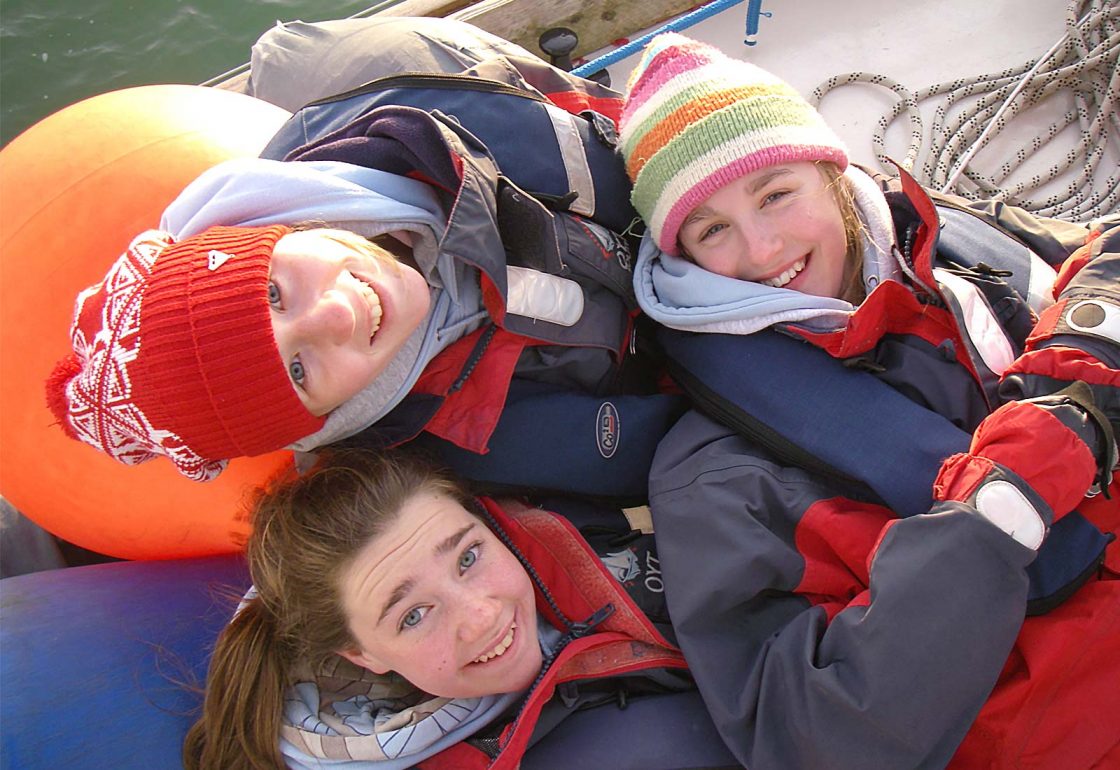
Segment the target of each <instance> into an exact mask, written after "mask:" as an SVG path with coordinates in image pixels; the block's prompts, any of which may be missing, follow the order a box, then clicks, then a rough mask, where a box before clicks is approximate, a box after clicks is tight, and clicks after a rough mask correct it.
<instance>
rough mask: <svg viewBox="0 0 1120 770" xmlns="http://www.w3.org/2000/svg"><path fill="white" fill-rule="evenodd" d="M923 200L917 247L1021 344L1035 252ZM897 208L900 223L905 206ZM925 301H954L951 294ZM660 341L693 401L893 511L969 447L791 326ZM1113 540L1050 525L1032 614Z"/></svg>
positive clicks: (968, 351)
mask: <svg viewBox="0 0 1120 770" xmlns="http://www.w3.org/2000/svg"><path fill="white" fill-rule="evenodd" d="M911 197H917V196H914V195H913V193H912V194H911ZM922 198H924V200H926V201H928V200H929V199H928V198H925V196H924V195H923V196H922ZM930 208H931V211H929V212H925V213H924V214H923V212H920V211H913V210H911V211H908V212H905V213H903V214H902V216H903V218H905V216H906V215H907V214H909V215H910V216H911V217H912V219H911V222H910V224H911V225H914V224H916V223H915V222H914V219H916V218H919V217H920V218H921V219H922V220H924V221H925V223H926V225H927V227H926V228H925V235H924V238H925V243H924V244H923V243H917V242H916V243H915V244H914V250H915V252H916V251H918V250H919V249H927V250H928V251H929V253H930V255H931V256H933V255H936V259H937V263H938V265H939V266H941V267H945V268H948V269H950V270H951V271H952V272H953V273H954V274H956V275H959V276H961V277H963V278H965V279H966V280H969V281H970V282H971V283H972V284H973V285H975V286H977V288H979V289H980V291H981V293H982V294H984V297H985V299H986V300H987V301H988V303H989V305H990V306H992V307H996V308H999V311H1000V320H1001V323H1002V326H1003V328H1004V329H1005V331H1008V332H1009V333H1010V334H1011V336H1012V337H1013V338H1014V337H1019V339H1018V341H1017V343H1018V344H1017V345H1016V351H1015V352H1016V354H1018V353H1021V352H1022V340H1023V338H1025V336H1026V334H1027V332H1029V330H1030V325H1031V322H1030V321H1029V319H1030V317H1031V312H1030V310H1029V307H1028V306H1027V303H1026V301H1025V298H1026V297H1027V296H1028V293H1029V292H1030V291H1031V290H1032V287H1031V286H1030V285H1029V284H1030V271H1029V270H1026V269H1024V265H1025V264H1027V260H1028V259H1029V256H1030V253H1031V252H1030V250H1029V249H1028V248H1027V247H1026V245H1025V244H1023V243H1022V241H1020V240H1019V239H1017V238H1016V237H1014V236H1013V235H1011V234H1009V233H1007V232H1005V231H1003V230H1002V229H1000V228H998V227H995V226H993V225H991V224H989V223H987V222H983V221H981V220H980V219H979V218H977V217H976V216H974V215H972V214H970V213H968V212H966V211H963V210H961V209H959V208H956V207H954V206H952V205H950V204H948V203H945V202H942V201H938V202H937V203H936V214H935V215H934V218H933V219H932V220H931V219H930V214H932V208H933V207H930ZM895 215H896V224H897V223H898V222H899V218H900V212H899V211H898V210H896V211H895ZM931 222H932V223H933V226H932V227H931V226H929V225H930V223H931ZM903 229H905V228H901V229H900V231H901V230H903ZM915 232H917V228H913V229H912V230H911V235H913V234H914V233H915ZM922 237H923V236H918V240H921V238H922ZM907 256H909V255H907ZM932 262H933V260H932V259H930V260H929V262H927V264H928V265H932ZM919 272H920V271H919ZM929 283H931V284H932V283H933V281H932V278H931V280H930V281H929ZM932 301H934V302H938V301H940V302H941V303H943V304H944V306H945V307H946V309H948V310H949V311H950V312H953V311H956V310H958V308H957V307H956V306H955V301H956V300H955V298H954V297H952V296H946V297H938V298H936V299H934V300H932ZM955 315H957V317H958V318H959V313H955ZM958 325H960V324H959V323H958ZM961 337H962V339H960V340H957V341H956V342H955V343H954V344H955V345H957V346H963V347H964V348H965V351H964V352H963V353H961V355H963V356H968V357H969V360H970V361H971V363H972V364H973V366H972V368H973V369H974V371H975V372H976V373H977V376H978V377H979V378H980V380H981V386H982V389H983V390H984V393H985V396H986V397H987V398H989V399H990V404H991V408H994V407H995V406H998V402H996V401H995V400H994V399H995V394H994V387H995V386H996V385H998V382H996V381H994V380H998V377H995V378H994V380H993V377H992V376H991V373H990V372H988V371H987V370H986V367H984V366H983V364H982V362H981V361H980V357H979V355H978V354H977V352H976V351H975V350H974V349H972V347H971V344H970V342H969V340H968V339H967V334H966V333H963V332H962V335H961ZM658 339H659V341H660V342H661V344H662V346H663V348H664V350H665V353H666V355H667V357H668V359H669V361H668V368H669V373H670V375H671V376H672V377H673V378H674V379H675V380H676V382H677V383H678V384H679V385H680V386H681V388H682V389H683V390H684V391H685V392H686V393H687V394H688V395H689V396H690V397H691V398H692V399H693V401H694V403H695V404H696V406H697V407H698V408H699V409H700V410H702V411H704V412H705V413H707V414H709V415H710V416H711V417H712V418H713V419H715V420H717V421H719V422H720V423H722V424H724V425H727V426H729V427H731V428H733V429H735V430H736V431H737V432H738V433H740V434H741V435H742V436H744V437H745V438H747V439H749V440H750V441H751V442H753V443H754V444H756V445H757V446H759V447H761V448H763V449H764V450H766V451H767V452H769V453H770V454H771V455H773V456H774V457H775V458H776V459H778V460H779V461H780V462H785V463H788V464H791V465H795V466H798V467H801V468H804V469H806V470H807V471H810V472H812V473H815V474H817V475H818V476H820V477H822V478H825V479H827V480H829V481H830V482H832V483H833V484H835V485H836V487H837V489H839V490H841V491H843V492H845V493H846V494H849V495H851V496H853V497H856V498H859V499H864V500H869V501H872V502H878V503H881V504H883V505H885V506H887V507H888V508H890V509H891V510H892V511H894V512H895V514H897V515H898V516H913V515H917V514H921V513H925V512H927V511H928V510H929V509H930V507H931V505H932V504H933V499H932V495H933V481H934V479H935V478H936V476H937V473H938V471H939V470H940V467H941V463H942V461H943V460H944V459H945V458H947V457H949V456H950V455H952V454H955V453H958V452H966V451H967V450H968V447H969V443H970V441H971V433H970V432H969V431H967V430H964V429H962V428H961V427H958V426H957V425H955V424H953V423H952V422H950V420H948V419H946V418H945V417H943V416H942V415H941V414H939V413H937V412H935V411H932V410H930V409H927V408H925V407H924V406H922V405H920V404H918V403H916V402H915V401H913V400H911V399H910V398H908V397H907V395H905V394H904V393H903V392H901V391H899V390H896V389H895V388H894V387H892V386H891V385H889V384H888V383H887V382H886V381H884V380H882V379H880V378H879V377H877V376H876V375H875V374H873V373H872V372H871V371H867V370H864V369H862V368H860V367H848V366H841V365H838V363H839V362H838V361H837V360H836V359H835V358H833V357H832V356H831V355H829V353H828V352H826V351H825V350H822V349H820V348H818V347H817V346H815V345H810V344H805V341H804V340H802V339H798V338H797V336H796V335H793V334H790V333H788V330H777V329H766V330H764V331H762V332H758V333H755V334H750V335H726V334H698V333H693V332H683V331H678V330H673V329H661V330H659V331H658ZM950 347H952V346H950ZM1111 539H1112V536H1111V535H1105V534H1103V533H1102V532H1101V531H1100V530H1099V529H1097V527H1095V526H1094V525H1093V524H1091V523H1090V522H1089V521H1088V520H1087V519H1085V518H1084V517H1083V516H1081V515H1080V514H1079V513H1077V512H1076V511H1074V512H1071V513H1070V514H1068V515H1066V516H1065V517H1063V518H1062V519H1060V520H1059V521H1058V522H1057V523H1055V524H1054V525H1053V527H1052V528H1051V530H1050V533H1049V535H1048V537H1047V539H1046V541H1045V542H1044V543H1043V545H1042V548H1041V549H1040V550H1039V553H1038V556H1037V558H1036V559H1035V561H1034V562H1033V563H1032V564H1031V566H1030V567H1029V568H1028V574H1029V577H1030V589H1029V594H1028V605H1027V612H1028V614H1042V613H1045V612H1048V611H1049V610H1050V609H1052V608H1054V607H1056V606H1057V605H1058V604H1060V603H1061V602H1062V601H1064V600H1065V599H1066V598H1067V597H1068V596H1070V595H1071V594H1072V593H1073V592H1074V591H1076V589H1077V588H1078V587H1079V586H1080V585H1081V584H1082V583H1084V582H1085V581H1086V580H1087V579H1088V578H1089V577H1090V576H1091V575H1092V574H1093V573H1094V572H1095V571H1096V570H1097V568H1098V566H1099V565H1100V563H1101V561H1102V559H1103V558H1104V549H1105V547H1106V546H1107V545H1108V543H1109V542H1111Z"/></svg>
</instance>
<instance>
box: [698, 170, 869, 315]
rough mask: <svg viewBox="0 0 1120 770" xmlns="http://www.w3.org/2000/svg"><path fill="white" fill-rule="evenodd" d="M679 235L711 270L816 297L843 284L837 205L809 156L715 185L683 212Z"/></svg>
mask: <svg viewBox="0 0 1120 770" xmlns="http://www.w3.org/2000/svg"><path fill="white" fill-rule="evenodd" d="M678 238H679V240H680V244H681V247H682V251H683V252H684V253H685V254H686V255H687V256H688V257H689V258H690V259H692V260H693V261H694V262H696V264H698V265H700V266H701V267H703V268H705V269H706V270H710V271H712V272H713V273H718V274H720V275H724V276H727V277H729V278H738V279H741V280H744V281H755V282H757V283H762V284H765V285H767V286H774V287H782V288H786V289H794V290H796V291H800V292H803V293H805V294H812V295H815V296H818V297H833V298H839V297H840V296H841V293H842V291H843V287H844V284H845V276H846V272H847V258H846V254H847V239H846V236H845V233H844V222H843V218H842V217H841V214H840V206H839V204H838V203H837V201H836V197H835V195H834V194H833V191H832V190H831V189H830V187H829V185H828V182H827V181H826V179H825V177H824V175H823V174H822V172H821V171H820V170H819V169H818V168H817V166H816V164H814V163H811V162H808V161H802V162H797V163H786V164H782V165H777V166H768V167H766V168H762V169H759V170H757V171H754V172H752V173H750V174H747V175H746V176H743V177H740V178H738V179H736V180H735V181H733V182H730V183H728V184H727V185H725V186H723V187H721V188H720V189H719V190H716V192H714V193H712V195H711V196H710V197H709V198H708V199H707V200H706V201H704V202H703V203H702V204H700V205H699V206H697V207H696V208H695V209H694V210H693V211H692V213H690V214H689V216H688V217H687V218H686V219H685V222H684V224H683V225H682V226H681V229H680V233H679V236H678Z"/></svg>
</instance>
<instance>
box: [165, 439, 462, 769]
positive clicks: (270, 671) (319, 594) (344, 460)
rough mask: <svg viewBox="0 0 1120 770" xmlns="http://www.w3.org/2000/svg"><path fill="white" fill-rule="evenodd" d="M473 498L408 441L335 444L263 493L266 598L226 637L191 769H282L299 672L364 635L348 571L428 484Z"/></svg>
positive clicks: (251, 548)
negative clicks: (345, 593)
mask: <svg viewBox="0 0 1120 770" xmlns="http://www.w3.org/2000/svg"><path fill="white" fill-rule="evenodd" d="M424 491H427V492H436V493H443V494H446V495H449V496H450V497H452V498H453V499H458V500H466V499H468V497H467V494H466V492H465V490H464V489H463V488H462V487H461V486H460V485H458V484H457V483H456V482H454V481H453V480H452V479H451V478H450V477H448V476H447V475H446V474H444V473H443V472H440V471H438V470H437V469H435V468H433V467H432V466H431V465H429V464H428V463H426V462H423V461H422V460H421V459H420V458H418V457H416V456H413V455H411V454H409V453H406V452H403V451H402V450H394V451H393V452H391V453H387V454H384V455H376V454H371V453H369V452H366V451H361V450H333V451H331V452H326V453H324V454H323V458H322V460H321V462H320V465H319V466H317V467H316V468H315V469H314V470H312V471H311V472H310V473H308V474H306V475H303V476H299V475H297V474H296V473H295V472H294V470H291V471H289V472H288V473H287V474H285V475H282V476H281V477H279V478H277V479H275V480H274V481H273V483H272V484H271V485H269V486H268V487H266V488H264V489H262V490H260V493H259V496H258V497H257V499H256V501H255V503H254V504H253V508H252V512H251V518H252V524H253V531H252V534H251V535H250V536H249V542H248V545H247V548H246V558H247V561H248V564H249V574H250V575H251V576H252V578H253V585H254V586H255V587H256V590H257V591H258V595H257V596H255V597H253V598H252V599H249V600H248V601H247V602H246V604H245V606H244V607H242V609H241V611H240V612H238V613H237V615H236V616H235V617H234V618H233V620H231V621H230V623H229V625H228V626H226V627H225V629H224V630H223V631H222V633H221V635H220V636H219V637H218V641H217V644H216V646H215V648H214V654H213V656H212V658H211V660H210V672H209V674H208V675H207V681H206V698H205V700H204V701H203V706H202V717H201V718H200V719H199V720H198V722H196V723H195V724H194V725H193V726H192V727H191V729H190V731H189V732H188V733H187V738H186V741H185V742H184V744H183V765H184V766H185V767H186V769H187V770H200V768H205V770H215V769H217V770H231V769H234V770H260V769H261V768H267V769H268V770H275V768H278V767H284V762H283V758H282V756H281V755H280V747H279V740H280V728H281V719H282V714H283V708H284V693H285V689H286V688H287V686H288V684H289V682H290V680H291V678H292V676H293V673H294V672H295V671H296V670H297V669H298V670H304V671H306V670H310V671H318V670H319V669H320V668H321V666H322V665H323V664H324V663H325V662H326V661H328V660H330V659H332V658H334V657H335V656H336V654H337V651H338V650H341V649H346V648H348V647H351V646H353V644H354V638H353V636H352V634H351V633H350V627H349V623H348V620H347V616H346V612H345V610H344V608H343V606H342V599H341V596H340V592H339V575H340V573H341V571H342V570H343V569H344V568H345V567H346V565H347V564H349V563H350V560H351V559H353V558H354V557H355V555H356V554H357V553H358V552H359V551H360V550H361V549H362V548H363V547H365V545H366V544H367V543H369V542H370V540H371V539H372V538H374V537H377V536H379V535H380V534H381V533H382V532H383V531H384V529H385V528H386V527H388V526H389V525H390V524H391V523H392V522H393V521H395V520H396V518H397V516H399V515H400V511H401V509H402V508H403V507H404V505H405V503H406V502H407V501H408V500H409V499H410V498H411V497H412V496H413V495H416V494H418V493H420V492H424Z"/></svg>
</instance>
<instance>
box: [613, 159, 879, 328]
mask: <svg viewBox="0 0 1120 770" xmlns="http://www.w3.org/2000/svg"><path fill="white" fill-rule="evenodd" d="M844 176H845V177H847V178H848V179H849V180H850V181H851V182H852V185H853V188H854V191H855V197H856V207H857V209H858V211H859V214H860V218H861V220H862V221H863V225H864V266H863V271H864V284H865V286H866V287H867V289H868V292H870V291H871V289H873V288H874V287H875V286H876V285H878V283H880V282H881V281H884V280H888V279H897V277H898V275H899V274H900V272H901V271H900V268H899V266H898V262H897V259H896V258H895V256H894V248H893V247H894V244H895V236H894V227H893V224H892V220H891V213H890V209H889V207H888V205H887V201H886V198H885V196H884V195H883V192H882V190H880V189H879V186H878V185H877V184H876V183H875V181H874V180H872V179H871V177H869V176H868V175H867V174H866V173H865V172H863V171H861V170H860V169H858V168H856V167H855V166H849V167H848V169H847V171H845V172H844ZM634 290H635V293H636V294H637V296H638V304H639V305H640V306H641V308H642V310H643V311H645V313H646V314H647V315H648V316H650V317H651V318H652V319H653V320H655V321H657V322H658V323H660V324H662V325H664V326H668V327H670V328H673V329H681V330H683V331H693V332H717V333H724V334H750V333H752V332H756V331H759V330H761V329H765V328H766V327H768V326H772V325H774V324H777V323H797V324H799V325H802V326H805V327H807V328H809V329H811V330H813V331H822V332H823V331H832V330H835V329H839V328H842V327H843V326H844V325H845V324H846V323H847V321H848V318H849V316H850V315H851V314H852V312H853V311H854V310H855V308H854V307H853V306H852V305H851V303H849V302H846V301H844V300H839V299H832V298H831V297H816V296H813V295H810V294H803V293H802V292H799V291H794V290H792V289H779V288H774V287H771V286H763V285H762V284H760V283H755V282H753V281H742V280H739V279H736V278H728V277H726V276H722V275H717V274H716V273H712V272H710V271H708V270H705V269H704V268H702V267H700V266H699V265H697V264H695V263H693V262H689V261H688V260H686V259H682V258H680V257H674V256H670V255H668V254H666V253H664V252H662V251H661V250H660V249H659V248H657V246H656V245H655V244H654V242H653V239H652V238H650V237H649V235H648V233H647V235H646V236H645V237H643V238H642V244H641V248H640V249H639V251H638V259H637V263H636V265H635V269H634Z"/></svg>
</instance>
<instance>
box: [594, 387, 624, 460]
mask: <svg viewBox="0 0 1120 770" xmlns="http://www.w3.org/2000/svg"><path fill="white" fill-rule="evenodd" d="M618 437H619V420H618V410H617V409H615V407H614V404H612V403H611V402H610V401H604V402H603V405H602V406H600V407H599V413H598V414H597V415H595V445H596V446H597V447H599V454H601V455H602V456H603V458H604V459H607V460H609V459H611V458H612V457H613V456H614V453H615V451H616V450H617V449H618Z"/></svg>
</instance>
